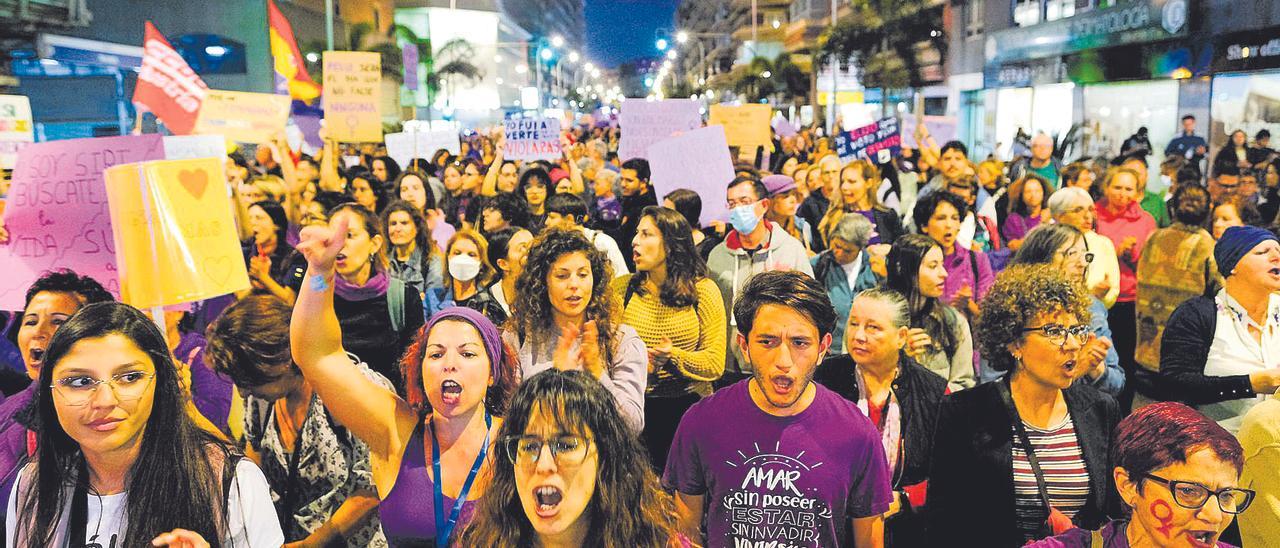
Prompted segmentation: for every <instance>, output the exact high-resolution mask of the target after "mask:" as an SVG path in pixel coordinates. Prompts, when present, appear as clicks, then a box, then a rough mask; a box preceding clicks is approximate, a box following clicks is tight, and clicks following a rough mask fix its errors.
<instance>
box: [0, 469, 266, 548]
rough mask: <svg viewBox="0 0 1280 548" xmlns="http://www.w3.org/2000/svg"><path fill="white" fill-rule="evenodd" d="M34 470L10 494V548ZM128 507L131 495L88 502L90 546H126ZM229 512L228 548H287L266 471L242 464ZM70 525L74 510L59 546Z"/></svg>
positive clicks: (62, 526) (65, 517)
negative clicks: (19, 510)
mask: <svg viewBox="0 0 1280 548" xmlns="http://www.w3.org/2000/svg"><path fill="white" fill-rule="evenodd" d="M31 466H34V465H28V468H27V469H24V470H23V471H22V473H21V474H20V475H19V476H18V480H17V481H15V482H14V485H13V489H12V490H11V491H10V493H9V507H8V508H7V509H6V510H5V534H4V538H5V541H6V544H5V545H6V546H18V545H19V544H18V542H17V539H16V538H15V534H16V532H15V527H16V525H17V522H18V518H17V504H18V501H19V500H21V497H22V496H25V494H26V492H27V489H28V488H30V484H29V483H26V482H25V481H24V480H25V479H26V478H27V477H28V476H29V474H28V472H29V470H30V467H31ZM20 487H21V489H19V488H20ZM70 498H71V497H70V493H68V496H67V499H68V500H70ZM128 501H129V494H128V493H118V494H115V495H106V496H103V497H96V496H91V497H88V499H87V502H88V504H87V505H86V510H87V512H86V516H87V518H88V522H87V526H86V527H85V535H86V538H85V539H84V542H85V544H89V545H93V544H94V543H96V544H97V545H99V546H104V547H110V546H120V543H121V542H124V536H125V526H126V525H127V524H126V523H125V520H124V517H125V515H124V514H125V507H126V505H127V503H128ZM227 510H228V514H229V515H228V518H229V520H230V529H229V531H232V532H233V533H232V535H231V536H230V537H228V538H225V539H222V545H223V546H228V547H236V548H240V547H244V548H259V547H261V548H275V547H278V546H281V545H283V544H284V533H283V532H281V530H280V521H279V520H278V519H277V518H276V509H275V506H274V505H273V504H272V503H271V490H270V487H269V486H268V484H267V478H266V476H263V475H262V470H260V469H258V466H257V465H256V464H254V463H253V462H251V461H250V460H249V459H247V458H242V459H240V461H239V462H238V463H237V464H236V480H235V484H234V485H232V486H231V494H230V496H228V498H227ZM70 519H71V512H70V510H69V509H67V510H65V511H63V512H62V517H61V519H59V521H58V528H57V532H55V533H54V537H53V541H54V542H53V545H54V546H65V545H66V544H67V541H66V535H67V522H68V521H69V520H70ZM205 540H210V539H205ZM211 544H212V542H211Z"/></svg>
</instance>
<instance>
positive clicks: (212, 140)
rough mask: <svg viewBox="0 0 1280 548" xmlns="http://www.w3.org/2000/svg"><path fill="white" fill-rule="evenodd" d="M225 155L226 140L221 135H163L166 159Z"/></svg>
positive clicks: (224, 156) (219, 156)
mask: <svg viewBox="0 0 1280 548" xmlns="http://www.w3.org/2000/svg"><path fill="white" fill-rule="evenodd" d="M226 156H227V140H226V139H223V138H222V136H221V135H167V136H165V137H164V157H165V159H166V160H186V159H189V158H218V159H223V158H226Z"/></svg>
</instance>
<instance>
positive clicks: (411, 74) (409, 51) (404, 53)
mask: <svg viewBox="0 0 1280 548" xmlns="http://www.w3.org/2000/svg"><path fill="white" fill-rule="evenodd" d="M400 55H401V57H402V58H403V60H404V87H405V89H407V90H410V91H417V90H418V45H417V44H405V45H404V48H402V49H401V50H400Z"/></svg>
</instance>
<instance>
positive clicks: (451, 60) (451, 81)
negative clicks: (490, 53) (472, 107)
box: [427, 38, 484, 100]
mask: <svg viewBox="0 0 1280 548" xmlns="http://www.w3.org/2000/svg"><path fill="white" fill-rule="evenodd" d="M475 56H476V49H475V48H474V47H472V46H471V43H470V42H467V41H466V40H463V39H461V38H454V39H453V40H450V41H448V42H445V44H444V45H443V46H440V50H439V51H437V52H435V55H433V56H432V57H431V60H432V63H438V65H437V66H435V67H434V70H430V71H429V72H428V73H427V90H428V92H429V93H431V94H432V95H434V94H435V93H436V92H438V91H439V90H440V88H441V87H442V85H443V87H445V88H446V92H447V93H448V95H446V98H449V99H450V100H452V97H453V93H454V85H455V83H456V80H458V79H462V80H463V81H464V82H466V83H467V85H468V86H474V85H476V83H477V82H479V81H480V80H483V79H484V71H481V70H480V68H479V67H477V66H475V65H473V64H471V61H470V60H471V59H474V58H475Z"/></svg>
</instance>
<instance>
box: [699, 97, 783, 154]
mask: <svg viewBox="0 0 1280 548" xmlns="http://www.w3.org/2000/svg"><path fill="white" fill-rule="evenodd" d="M772 112H773V111H772V109H770V108H769V105H760V104H750V105H740V106H730V105H711V119H710V120H708V121H707V125H716V124H719V125H722V126H724V136H725V139H727V140H728V141H729V146H733V147H742V148H744V149H753V148H755V147H758V146H767V145H769V143H770V142H772V138H771V135H770V133H769V117H770V116H771V115H772Z"/></svg>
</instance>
